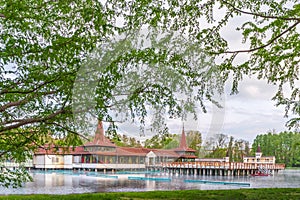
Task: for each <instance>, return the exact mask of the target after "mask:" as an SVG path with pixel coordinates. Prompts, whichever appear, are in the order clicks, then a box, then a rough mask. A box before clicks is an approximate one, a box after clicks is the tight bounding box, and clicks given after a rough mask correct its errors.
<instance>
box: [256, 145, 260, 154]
mask: <svg viewBox="0 0 300 200" xmlns="http://www.w3.org/2000/svg"><path fill="white" fill-rule="evenodd" d="M256 152H257V153H261V150H260V145H258V146H257V151H256Z"/></svg>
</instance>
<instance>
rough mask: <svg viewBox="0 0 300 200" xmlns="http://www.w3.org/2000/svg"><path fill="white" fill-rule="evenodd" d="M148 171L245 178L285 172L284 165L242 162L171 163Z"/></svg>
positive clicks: (153, 166)
mask: <svg viewBox="0 0 300 200" xmlns="http://www.w3.org/2000/svg"><path fill="white" fill-rule="evenodd" d="M147 169H148V170H160V171H163V172H169V173H171V174H187V175H191V174H193V175H219V176H245V175H251V174H254V173H256V172H257V171H264V172H266V173H269V174H274V173H277V172H278V171H279V170H284V169H285V165H284V164H261V163H259V164H258V163H242V162H171V163H161V164H159V165H151V166H150V165H149V166H147Z"/></svg>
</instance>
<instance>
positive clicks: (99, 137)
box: [84, 120, 116, 147]
mask: <svg viewBox="0 0 300 200" xmlns="http://www.w3.org/2000/svg"><path fill="white" fill-rule="evenodd" d="M84 146H106V147H116V145H115V144H114V143H112V142H111V141H110V140H109V139H107V138H106V137H105V135H104V129H103V124H102V121H100V120H99V121H98V125H97V130H96V133H95V137H94V140H93V141H92V142H88V143H86V144H85V145H84Z"/></svg>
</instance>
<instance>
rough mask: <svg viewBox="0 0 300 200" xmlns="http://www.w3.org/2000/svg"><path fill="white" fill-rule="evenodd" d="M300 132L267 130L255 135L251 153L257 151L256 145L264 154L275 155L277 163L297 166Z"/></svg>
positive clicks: (299, 157)
mask: <svg viewBox="0 0 300 200" xmlns="http://www.w3.org/2000/svg"><path fill="white" fill-rule="evenodd" d="M299 141H300V133H298V132H286V131H284V132H280V133H275V132H274V131H273V132H268V133H267V134H260V135H257V136H256V138H255V139H254V142H253V144H252V149H253V151H252V154H254V153H255V152H256V151H257V147H258V145H259V146H260V149H261V151H262V153H263V155H266V156H275V158H276V162H277V163H285V164H286V165H287V166H299V160H300V153H299V149H300V146H299Z"/></svg>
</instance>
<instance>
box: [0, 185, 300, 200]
mask: <svg viewBox="0 0 300 200" xmlns="http://www.w3.org/2000/svg"><path fill="white" fill-rule="evenodd" d="M0 199H7V200H12V199H45V200H48V199H65V200H69V199H133V200H134V199H136V200H138V199H152V200H154V199H160V200H161V199H172V200H174V199H300V188H260V189H234V190H183V191H181V190H174V191H149V192H104V193H85V194H67V195H44V194H31V195H5V196H1V195H0Z"/></svg>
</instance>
